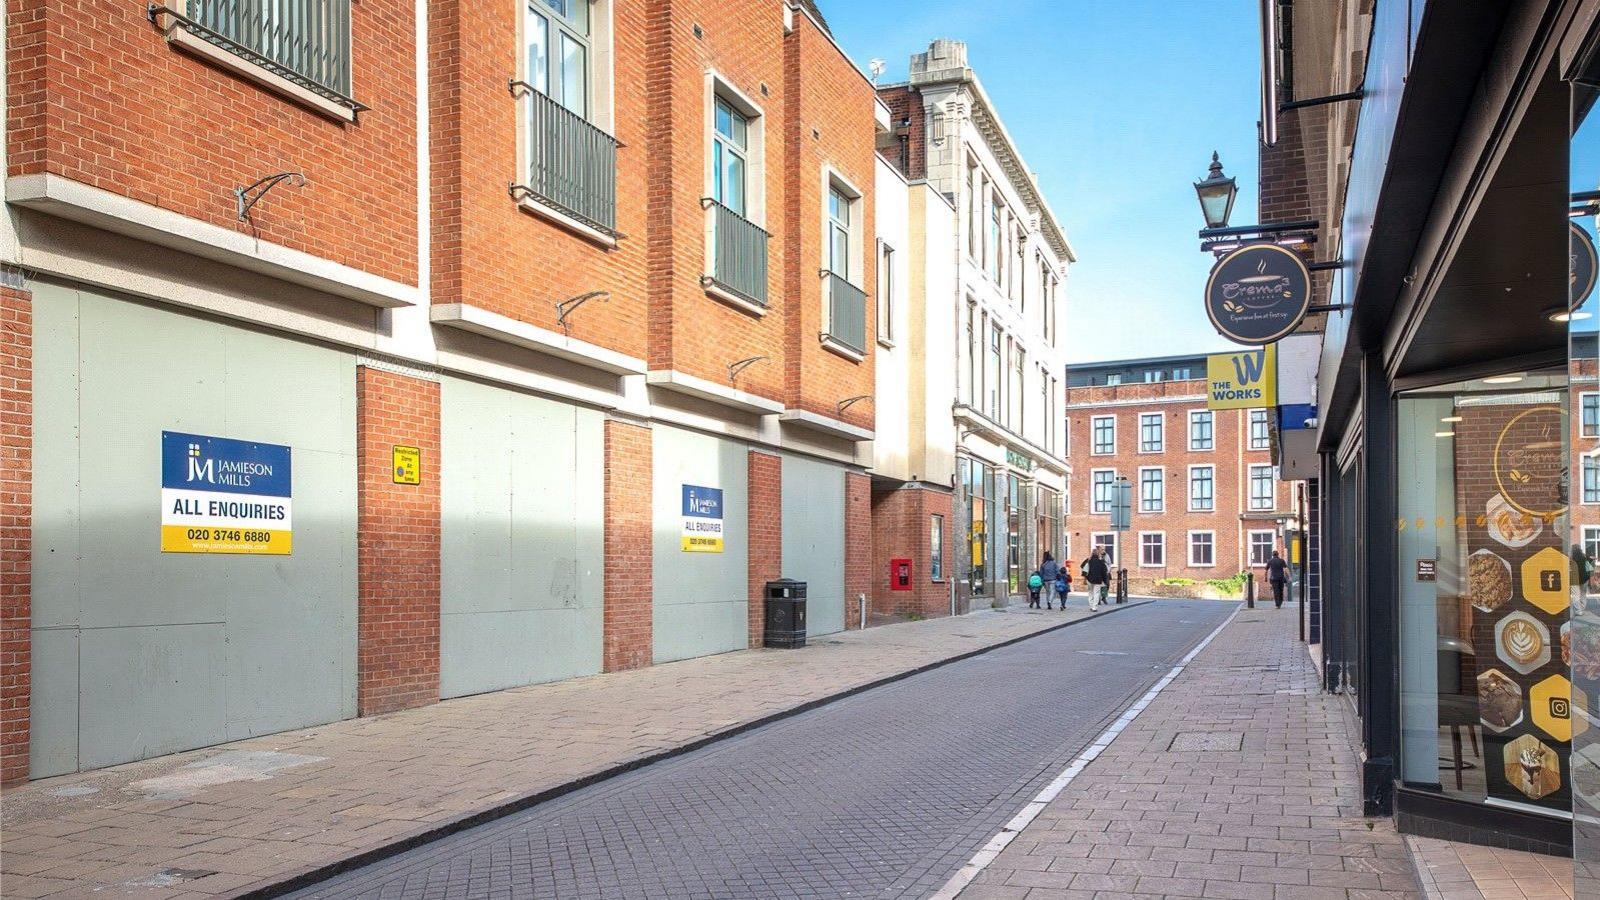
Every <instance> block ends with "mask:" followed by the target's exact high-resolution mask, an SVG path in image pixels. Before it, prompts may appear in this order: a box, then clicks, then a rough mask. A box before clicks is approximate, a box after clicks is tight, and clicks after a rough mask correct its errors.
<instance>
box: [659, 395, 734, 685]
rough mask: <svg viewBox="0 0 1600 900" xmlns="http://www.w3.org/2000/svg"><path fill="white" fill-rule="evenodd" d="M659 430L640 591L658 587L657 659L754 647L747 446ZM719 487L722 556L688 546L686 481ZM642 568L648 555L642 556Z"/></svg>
mask: <svg viewBox="0 0 1600 900" xmlns="http://www.w3.org/2000/svg"><path fill="white" fill-rule="evenodd" d="M652 433H653V435H654V437H653V440H652V445H653V448H654V452H653V456H654V474H653V475H652V479H653V483H654V487H653V490H654V495H655V502H654V503H653V504H652V505H653V510H654V511H653V519H654V522H655V529H654V531H655V539H654V542H653V543H654V548H653V553H652V556H651V560H653V565H652V569H653V571H652V572H650V573H648V574H647V575H643V576H642V577H641V579H640V588H639V589H640V590H649V589H650V585H651V584H652V583H653V584H654V590H655V598H654V600H655V602H654V604H653V614H652V621H653V626H654V648H655V661H656V662H667V661H669V660H674V659H688V658H690V657H694V656H705V655H707V654H711V653H723V652H726V651H728V650H742V649H744V648H745V647H746V646H747V645H748V644H749V639H750V637H749V636H750V625H749V619H748V617H747V613H748V610H749V603H748V601H747V599H746V597H745V593H746V591H748V590H749V586H750V583H749V578H750V573H749V567H748V559H749V556H748V547H749V542H748V537H747V535H746V533H745V532H746V528H747V525H748V522H749V509H748V497H749V492H748V484H749V477H750V452H749V450H748V448H746V447H745V446H744V445H743V444H739V443H736V442H734V441H728V440H723V439H721V438H714V437H710V436H708V435H703V434H698V433H695V432H691V431H684V430H683V429H680V428H672V427H670V426H666V425H656V426H655V427H654V428H653V429H652ZM686 484H690V485H700V486H703V487H709V488H719V489H721V491H722V502H723V510H722V513H723V519H722V522H723V549H722V552H721V553H685V552H684V550H683V486H684V485H686ZM643 551H644V548H640V552H641V558H640V559H639V560H638V563H639V564H640V565H641V566H642V565H644V564H645V563H646V560H645V559H644V558H643V557H642V554H643Z"/></svg>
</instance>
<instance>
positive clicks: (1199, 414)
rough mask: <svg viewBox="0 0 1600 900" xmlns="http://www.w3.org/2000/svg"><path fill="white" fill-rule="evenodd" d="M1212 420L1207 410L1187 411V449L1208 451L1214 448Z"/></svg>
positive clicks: (1209, 411)
mask: <svg viewBox="0 0 1600 900" xmlns="http://www.w3.org/2000/svg"><path fill="white" fill-rule="evenodd" d="M1212 428H1213V418H1212V415H1211V410H1209V409H1191V410H1189V449H1190V450H1210V449H1212V447H1213V446H1214V443H1215V438H1214V436H1213V432H1212Z"/></svg>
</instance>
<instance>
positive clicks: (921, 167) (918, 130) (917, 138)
mask: <svg viewBox="0 0 1600 900" xmlns="http://www.w3.org/2000/svg"><path fill="white" fill-rule="evenodd" d="M878 99H880V100H882V101H883V105H884V106H887V107H888V108H889V123H890V125H891V126H892V129H893V132H894V134H895V137H896V138H897V140H896V141H895V143H894V146H893V147H891V148H888V149H885V150H883V151H882V155H883V158H884V159H887V160H888V161H889V162H890V164H891V165H893V166H894V167H895V168H896V169H899V170H900V174H902V175H904V176H906V177H907V178H909V179H913V180H914V179H919V178H926V177H927V176H928V148H927V140H928V127H927V124H926V117H927V110H926V109H925V108H924V107H923V105H922V92H921V91H918V90H916V89H915V88H913V87H911V86H910V85H907V84H901V85H895V86H893V87H886V88H883V89H881V90H879V91H878ZM902 122H908V124H905V125H902V124H901V123H902Z"/></svg>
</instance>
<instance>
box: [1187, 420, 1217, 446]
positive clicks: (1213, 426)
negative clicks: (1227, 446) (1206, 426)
mask: <svg viewBox="0 0 1600 900" xmlns="http://www.w3.org/2000/svg"><path fill="white" fill-rule="evenodd" d="M1199 418H1206V419H1207V420H1208V421H1209V422H1210V425H1211V446H1209V447H1196V446H1195V445H1194V423H1195V420H1196V419H1199ZM1188 440H1189V452H1191V453H1210V452H1212V451H1213V450H1216V449H1217V417H1216V414H1215V413H1213V412H1212V411H1211V410H1209V409H1191V410H1189V434H1188Z"/></svg>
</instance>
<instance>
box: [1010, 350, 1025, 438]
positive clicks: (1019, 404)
mask: <svg viewBox="0 0 1600 900" xmlns="http://www.w3.org/2000/svg"><path fill="white" fill-rule="evenodd" d="M1006 346H1007V347H1009V348H1010V349H1011V384H1010V386H1009V388H1008V392H1009V393H1010V397H1008V398H1007V399H1008V401H1009V402H1008V403H1007V404H1006V412H1007V413H1008V418H1007V420H1006V425H1008V426H1010V428H1011V429H1012V430H1013V431H1017V432H1021V431H1022V429H1023V423H1025V422H1026V421H1027V420H1028V406H1027V404H1026V403H1025V402H1023V401H1024V398H1025V397H1026V396H1027V394H1026V393H1025V392H1024V391H1023V390H1022V379H1023V373H1024V372H1026V371H1027V370H1026V369H1025V368H1024V366H1026V365H1027V362H1028V354H1027V352H1025V351H1024V350H1023V349H1022V345H1021V344H1013V343H1012V342H1011V341H1010V340H1007V341H1006Z"/></svg>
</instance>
